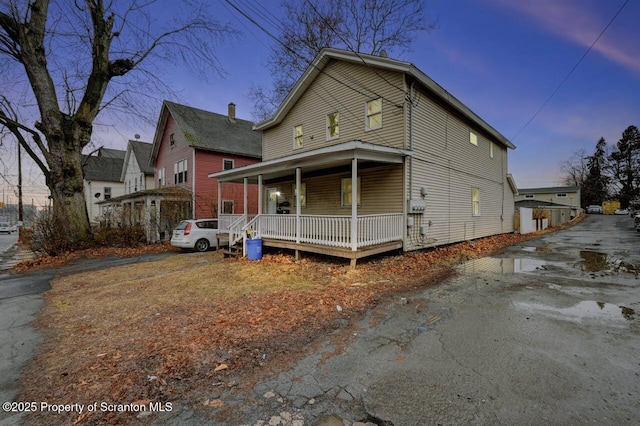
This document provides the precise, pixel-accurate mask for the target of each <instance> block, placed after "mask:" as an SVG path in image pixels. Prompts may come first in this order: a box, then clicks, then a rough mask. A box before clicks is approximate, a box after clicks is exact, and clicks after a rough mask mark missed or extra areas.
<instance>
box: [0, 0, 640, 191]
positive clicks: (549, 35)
mask: <svg viewBox="0 0 640 426" xmlns="http://www.w3.org/2000/svg"><path fill="white" fill-rule="evenodd" d="M231 1H232V2H233V3H234V4H236V5H238V6H239V7H241V8H244V7H245V6H246V5H247V4H248V3H255V2H254V1H253V0H231ZM212 2H213V3H212V7H213V8H214V9H215V10H216V15H217V17H218V19H219V20H220V21H222V22H228V23H231V24H232V25H234V26H235V27H236V28H237V29H238V30H239V31H240V32H241V33H242V34H241V35H239V36H238V37H237V38H236V39H235V40H233V41H230V42H228V43H227V44H225V45H222V46H220V47H219V48H218V50H217V52H218V54H217V56H218V60H219V61H220V64H221V65H222V67H223V68H224V71H225V76H224V78H222V77H215V78H210V79H208V80H206V81H205V80H202V79H199V78H198V77H196V76H194V75H193V74H192V73H185V72H178V71H176V69H169V70H167V71H166V75H165V78H164V80H165V82H166V83H167V84H168V85H169V86H171V87H172V88H173V90H174V91H175V92H176V93H177V94H178V95H179V96H178V98H171V100H174V101H177V102H181V103H185V104H188V105H190V106H193V107H197V108H202V109H205V110H208V111H213V112H217V113H221V114H226V112H227V105H228V103H229V102H234V103H235V104H236V115H237V116H238V117H239V118H244V119H248V120H251V119H252V116H251V111H252V101H251V99H250V98H249V96H248V93H249V88H250V87H251V85H259V86H265V87H271V84H272V79H271V75H270V73H269V70H268V69H267V66H266V65H267V60H268V58H269V56H270V55H271V51H270V49H269V48H270V46H272V44H273V43H274V42H273V41H272V40H270V39H269V38H268V36H267V35H265V34H264V33H263V32H262V31H261V30H260V29H259V28H257V27H256V26H255V25H253V24H252V23H251V22H249V21H248V20H247V19H246V18H244V17H242V16H241V15H240V14H239V13H237V12H236V11H234V10H233V9H232V8H231V7H230V6H229V5H228V4H227V3H226V2H225V1H224V0H212ZM625 2H626V4H625ZM260 4H262V5H263V6H264V7H265V8H267V9H269V10H271V11H273V12H272V13H273V15H275V16H276V17H278V16H282V13H281V12H280V6H279V4H280V2H279V0H276V1H273V0H265V1H261V2H260ZM623 5H624V7H623V8H622V10H621V11H620V13H619V14H618V16H617V17H616V18H615V20H613V22H612V23H611V24H610V26H609V27H608V28H607V29H606V31H605V32H604V33H603V34H602V32H603V30H604V29H605V28H606V27H607V25H608V24H609V23H610V21H611V20H612V18H613V17H614V16H615V15H616V14H617V13H618V12H619V10H620V8H621V7H622V6H623ZM426 10H427V15H428V19H429V20H433V21H437V28H436V29H434V30H433V31H430V32H425V33H421V34H419V35H418V36H417V37H416V38H415V40H414V42H413V44H412V46H411V50H410V51H409V52H406V53H403V54H402V55H400V56H392V57H393V58H394V59H400V60H403V61H407V62H411V63H413V64H414V65H415V66H416V67H418V68H419V69H420V70H422V71H423V72H424V73H425V74H427V75H428V76H429V77H431V78H432V79H433V80H435V81H436V82H437V83H438V84H440V85H441V86H443V87H444V88H445V89H446V90H447V91H449V92H450V93H452V94H453V95H454V96H455V97H456V98H458V99H459V100H460V101H461V102H463V103H464V104H465V105H467V106H468V107H469V108H471V110H473V111H474V112H475V113H476V114H478V115H479V116H480V117H482V118H483V119H484V120H485V121H486V122H487V123H489V124H490V125H491V126H493V127H494V128H495V129H496V130H498V131H499V132H500V133H502V134H503V135H504V136H505V137H507V138H508V139H509V140H511V142H512V143H513V144H514V145H516V149H515V150H513V151H510V152H509V160H508V161H509V172H510V173H511V174H512V175H513V176H514V179H515V182H516V185H517V187H518V188H537V187H547V186H556V185H560V184H562V173H561V171H560V163H561V162H563V161H566V160H569V159H570V158H571V157H572V155H573V154H574V153H576V152H577V151H579V150H581V149H584V150H586V152H587V153H592V152H593V151H594V149H595V145H596V143H597V142H598V140H599V139H600V138H601V137H604V138H605V140H606V141H607V142H608V143H609V144H610V145H612V146H613V145H615V143H616V142H617V141H618V140H619V139H620V137H621V134H622V132H623V131H624V130H625V129H626V128H627V127H628V126H630V125H635V126H639V127H640V100H639V99H638V95H639V94H640V42H639V41H640V25H638V24H637V22H638V20H639V18H640V1H637V0H635V1H634V0H607V1H602V0H532V1H513V0H455V1H452V0H426ZM246 11H247V13H249V14H252V15H253V17H254V18H255V19H256V20H258V21H259V22H260V23H261V24H263V25H264V26H265V27H267V28H268V29H269V30H271V31H273V32H277V31H276V30H275V29H274V27H273V25H271V24H270V23H269V22H268V21H267V20H266V19H265V17H266V14H262V15H256V14H253V13H252V12H251V11H250V10H249V9H246ZM601 34H602V35H601ZM600 35H601V36H600ZM599 36H600V38H599V39H598V37H599ZM596 39H598V41H597V43H595V44H593V43H594V42H595V41H596ZM592 45H593V47H592V48H591V46H592ZM590 48H591V49H590ZM587 52H588V53H587ZM390 56H391V55H390ZM159 109H160V103H158V106H157V111H154V112H152V115H153V116H156V117H157V115H158V113H159ZM98 120H99V121H100V120H104V119H103V118H101V117H100V116H99V117H98ZM106 124H108V123H106ZM138 124H139V125H138V126H135V127H130V128H127V126H124V125H121V126H118V125H114V126H109V125H107V126H102V127H101V128H97V129H96V132H95V134H96V139H97V140H98V141H99V142H97V143H98V144H99V145H101V146H106V147H109V148H118V149H126V143H127V140H128V139H133V138H134V135H135V134H138V135H140V140H143V141H148V142H151V141H152V140H153V136H154V132H155V127H154V126H153V125H148V124H144V123H142V122H140V123H138ZM105 129H106V130H105ZM29 170H30V171H29V173H31V177H30V178H29V179H30V180H29V181H28V182H29V183H25V187H24V191H25V193H26V194H28V191H29V190H30V189H32V190H33V193H34V194H42V192H43V188H44V185H43V184H42V183H41V182H40V183H39V181H38V179H37V174H38V173H37V170H34V168H33V166H31V169H29ZM25 182H27V181H25ZM2 185H4V188H3V189H4V190H5V191H6V192H7V193H10V192H11V191H13V190H12V189H11V188H10V187H8V184H7V182H6V181H3V182H0V187H2ZM28 185H31V186H32V188H29V187H28ZM37 196H39V195H36V197H37ZM28 197H29V195H26V201H25V202H28V199H29V198H28Z"/></svg>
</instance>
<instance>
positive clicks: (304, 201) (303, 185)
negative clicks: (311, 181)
mask: <svg viewBox="0 0 640 426" xmlns="http://www.w3.org/2000/svg"><path fill="white" fill-rule="evenodd" d="M300 189H301V191H300V197H301V198H302V200H301V201H302V202H301V203H300V207H307V184H306V183H305V182H302V183H301V184H300ZM291 194H292V198H293V206H294V207H296V202H297V200H298V197H296V184H295V183H294V184H293V185H291Z"/></svg>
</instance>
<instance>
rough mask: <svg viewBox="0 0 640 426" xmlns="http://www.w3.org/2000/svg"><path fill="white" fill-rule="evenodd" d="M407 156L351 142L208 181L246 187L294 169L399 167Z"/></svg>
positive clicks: (213, 175)
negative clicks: (363, 165)
mask: <svg viewBox="0 0 640 426" xmlns="http://www.w3.org/2000/svg"><path fill="white" fill-rule="evenodd" d="M411 155H413V154H412V152H411V151H408V150H404V149H398V148H390V147H386V146H381V145H375V144H371V143H368V142H362V141H351V142H345V143H342V144H338V145H332V146H328V147H324V148H320V149H315V150H312V151H306V152H302V153H299V154H294V155H290V156H287V157H283V158H278V159H274V160H269V161H263V162H261V163H257V164H251V165H248V166H244V167H239V168H237V169H231V170H225V171H222V172H217V173H211V174H210V175H209V177H210V178H216V179H218V181H219V182H243V180H244V178H248V180H249V182H250V183H257V182H258V175H262V177H263V179H264V180H275V179H279V178H283V177H285V176H291V174H292V173H293V172H294V170H295V169H296V168H297V167H300V168H302V169H303V172H304V173H309V172H314V171H318V170H323V169H329V168H337V167H340V166H346V165H349V164H351V160H353V159H357V160H358V161H363V162H369V163H371V162H375V163H382V164H401V163H402V162H403V161H404V157H408V156H411Z"/></svg>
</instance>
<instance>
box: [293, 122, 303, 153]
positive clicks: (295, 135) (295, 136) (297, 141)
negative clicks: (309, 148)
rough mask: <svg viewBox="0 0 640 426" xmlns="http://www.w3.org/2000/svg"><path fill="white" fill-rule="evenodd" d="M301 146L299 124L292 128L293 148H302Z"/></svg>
mask: <svg viewBox="0 0 640 426" xmlns="http://www.w3.org/2000/svg"><path fill="white" fill-rule="evenodd" d="M303 144H304V140H303V133H302V124H299V125H297V126H295V127H294V128H293V147H294V148H302V145H303Z"/></svg>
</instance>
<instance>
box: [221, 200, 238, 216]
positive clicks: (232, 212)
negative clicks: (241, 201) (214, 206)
mask: <svg viewBox="0 0 640 426" xmlns="http://www.w3.org/2000/svg"><path fill="white" fill-rule="evenodd" d="M225 203H231V213H224V205H225ZM235 211H236V203H235V202H234V201H233V200H222V214H234V212H235Z"/></svg>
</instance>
